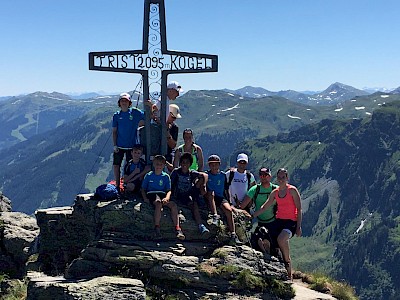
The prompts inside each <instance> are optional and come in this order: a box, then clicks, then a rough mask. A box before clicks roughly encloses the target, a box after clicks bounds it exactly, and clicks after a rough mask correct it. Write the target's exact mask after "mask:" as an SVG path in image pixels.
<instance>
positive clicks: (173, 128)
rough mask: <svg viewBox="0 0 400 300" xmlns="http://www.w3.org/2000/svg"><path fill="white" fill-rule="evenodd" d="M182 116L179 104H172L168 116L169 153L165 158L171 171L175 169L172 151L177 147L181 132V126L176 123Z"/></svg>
mask: <svg viewBox="0 0 400 300" xmlns="http://www.w3.org/2000/svg"><path fill="white" fill-rule="evenodd" d="M180 118H182V115H181V114H180V111H179V106H178V105H176V104H170V105H169V113H168V118H167V154H166V155H165V158H166V159H167V161H166V166H167V168H168V171H169V172H172V170H173V169H174V166H173V164H172V160H173V155H172V152H173V151H174V149H175V147H176V142H177V140H178V133H179V127H178V125H176V123H175V120H176V119H180Z"/></svg>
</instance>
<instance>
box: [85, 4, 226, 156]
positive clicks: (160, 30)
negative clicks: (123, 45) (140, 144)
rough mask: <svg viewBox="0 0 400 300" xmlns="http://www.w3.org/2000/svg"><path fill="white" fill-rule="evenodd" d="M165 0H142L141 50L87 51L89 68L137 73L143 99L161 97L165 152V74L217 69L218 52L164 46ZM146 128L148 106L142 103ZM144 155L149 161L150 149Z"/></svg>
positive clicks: (147, 144)
mask: <svg viewBox="0 0 400 300" xmlns="http://www.w3.org/2000/svg"><path fill="white" fill-rule="evenodd" d="M166 35H167V34H166V25H165V6H164V0H145V4H144V22H143V45H142V49H141V50H131V51H108V52H90V53H89V69H90V70H96V71H111V72H124V73H139V74H141V75H142V79H143V99H144V100H147V99H151V100H153V101H160V100H161V115H160V116H161V124H162V134H161V154H164V155H165V154H166V152H167V138H166V133H167V130H166V110H167V109H168V108H167V107H166V104H167V77H168V75H169V74H173V73H199V72H217V71H218V56H217V55H210V54H200V53H190V52H180V51H171V50H168V49H167V39H166ZM145 110H146V123H145V127H146V128H151V126H150V115H151V114H150V108H149V107H148V106H145ZM150 136H151V132H150V130H146V149H151V144H150V143H151V139H150ZM146 159H147V161H148V162H149V160H150V157H149V152H148V151H147V155H146Z"/></svg>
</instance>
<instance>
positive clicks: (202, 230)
mask: <svg viewBox="0 0 400 300" xmlns="http://www.w3.org/2000/svg"><path fill="white" fill-rule="evenodd" d="M199 231H200V235H201V237H202V238H205V239H207V238H208V237H209V236H210V230H208V229H207V227H206V226H204V224H200V225H199Z"/></svg>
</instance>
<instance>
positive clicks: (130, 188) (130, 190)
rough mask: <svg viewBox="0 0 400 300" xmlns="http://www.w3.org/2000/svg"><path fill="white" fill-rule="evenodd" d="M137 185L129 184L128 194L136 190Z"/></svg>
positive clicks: (127, 187)
mask: <svg viewBox="0 0 400 300" xmlns="http://www.w3.org/2000/svg"><path fill="white" fill-rule="evenodd" d="M135 187H136V186H135V184H134V183H132V182H129V183H127V184H126V189H125V190H126V191H128V192H133V191H134V190H135Z"/></svg>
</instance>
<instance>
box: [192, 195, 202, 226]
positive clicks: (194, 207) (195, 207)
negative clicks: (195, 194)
mask: <svg viewBox="0 0 400 300" xmlns="http://www.w3.org/2000/svg"><path fill="white" fill-rule="evenodd" d="M190 209H191V210H192V214H193V219H194V220H195V221H196V223H197V225H200V224H201V216H200V211H199V205H198V204H197V201H194V202H193V204H192V205H191V206H190Z"/></svg>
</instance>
